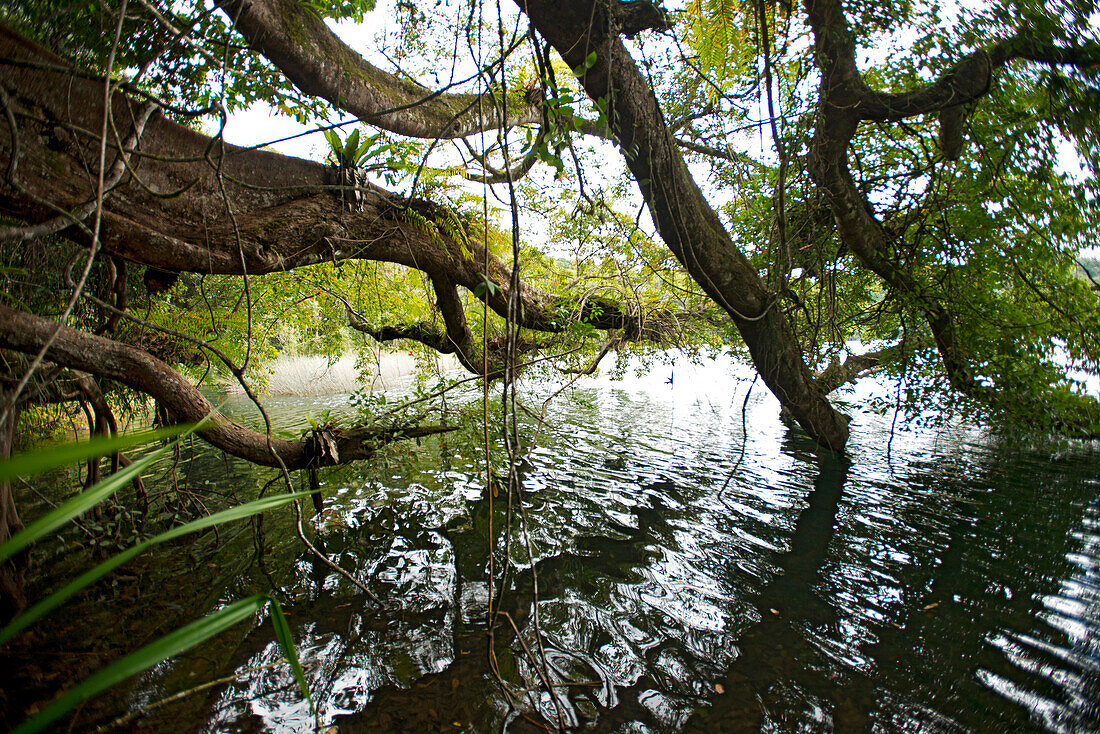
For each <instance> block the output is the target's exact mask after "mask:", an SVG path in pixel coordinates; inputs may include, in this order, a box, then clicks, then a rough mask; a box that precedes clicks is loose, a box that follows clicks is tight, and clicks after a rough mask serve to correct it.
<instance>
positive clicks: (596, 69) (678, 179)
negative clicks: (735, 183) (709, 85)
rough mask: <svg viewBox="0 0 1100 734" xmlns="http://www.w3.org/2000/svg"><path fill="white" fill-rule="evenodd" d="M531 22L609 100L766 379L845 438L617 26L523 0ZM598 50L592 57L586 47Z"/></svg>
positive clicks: (688, 258) (648, 192) (691, 266)
mask: <svg viewBox="0 0 1100 734" xmlns="http://www.w3.org/2000/svg"><path fill="white" fill-rule="evenodd" d="M521 8H522V9H523V10H524V12H526V13H527V14H528V15H529V17H530V18H531V23H532V25H533V26H534V27H535V28H536V29H537V30H538V31H539V33H540V34H541V35H542V36H543V37H544V38H546V39H547V40H548V41H549V42H550V43H551V45H553V46H554V48H555V49H557V51H558V53H560V54H561V55H562V57H563V58H564V59H565V62H566V63H567V64H568V65H569V66H570V67H572V68H576V67H582V68H587V69H588V71H587V72H586V73H585V74H584V76H583V78H582V79H581V83H582V84H583V85H584V89H585V91H586V92H587V94H588V96H589V97H591V98H592V99H593V100H597V101H604V102H606V103H607V106H608V118H609V122H610V125H611V129H612V130H613V131H614V134H615V136H616V138H617V140H618V143H619V146H620V147H621V148H622V150H623V153H624V155H625V157H626V161H627V165H628V166H629V168H630V170H631V173H632V174H633V176H634V178H635V180H636V181H637V182H638V184H639V186H640V188H641V191H642V195H643V196H644V197H645V200H646V203H647V204H648V205H649V209H650V211H651V212H652V214H653V220H654V224H655V225H656V227H657V230H658V232H660V234H661V237H662V238H663V239H664V241H665V243H666V244H667V245H668V247H669V249H670V250H672V252H673V254H675V255H676V257H677V259H679V261H680V262H681V263H682V264H683V265H684V267H685V268H686V269H687V271H688V272H689V273H690V274H691V276H692V277H693V278H694V279H695V281H696V282H697V283H699V285H700V286H701V287H702V288H703V289H704V291H706V293H707V295H708V296H710V297H711V298H712V299H713V300H714V301H715V302H716V303H717V304H718V305H719V306H721V307H722V308H723V309H724V310H725V311H726V312H727V313H728V314H729V315H730V316H731V317H732V319H733V322H734V323H735V324H736V326H737V328H738V330H739V331H740V333H741V336H742V338H743V339H744V341H745V344H746V345H747V346H748V348H749V353H750V355H751V356H752V360H753V363H754V365H755V366H756V368H757V370H758V371H759V372H760V375H761V377H763V379H764V381H765V383H766V384H767V385H768V387H769V388H770V389H771V390H772V392H773V393H774V394H775V395H776V397H778V398H779V400H780V402H781V403H783V405H784V406H786V407H787V408H788V410H789V411H790V412H791V414H792V415H793V416H794V417H795V419H796V420H797V421H798V422H799V424H800V425H801V426H802V427H803V428H804V429H805V430H806V431H807V432H808V433H809V434H810V435H811V436H813V438H814V439H815V440H816V441H818V442H819V443H821V444H823V445H824V446H827V447H830V448H834V449H841V448H843V447H844V444H845V443H846V442H847V440H848V427H847V424H848V420H847V417H846V416H843V415H841V414H840V413H838V412H836V411H835V410H833V408H832V406H831V405H829V402H828V401H827V400H826V399H825V397H824V395H823V394H822V393H821V392H820V391H819V390H818V389H817V387H816V385H815V384H814V383H813V376H812V375H811V373H810V370H809V368H808V367H807V366H806V364H805V361H804V360H803V358H802V352H801V349H800V347H799V344H798V341H797V340H796V339H795V335H794V331H793V329H792V327H791V324H790V322H789V321H788V320H787V318H786V316H784V314H783V313H782V311H781V309H778V308H774V307H773V306H774V304H775V301H776V296H775V294H773V293H771V292H770V291H769V290H768V288H767V287H766V285H765V284H764V282H763V281H762V280H761V278H760V276H759V274H758V273H757V272H756V270H755V268H754V267H753V266H752V264H751V263H750V262H749V260H748V259H747V258H746V257H745V256H744V254H742V253H741V252H740V251H739V250H738V249H737V247H736V246H735V245H734V243H733V241H732V240H731V238H730V236H729V234H728V233H727V232H726V231H725V229H724V228H723V226H722V223H721V220H720V219H719V217H718V215H717V213H716V212H715V211H714V209H713V208H712V207H711V206H710V205H709V203H708V202H707V200H706V198H705V197H704V196H703V194H702V192H701V191H700V190H699V187H698V185H697V184H696V183H695V181H694V179H693V178H692V176H691V174H690V172H689V171H688V168H687V166H686V165H685V163H684V160H683V158H682V156H681V155H680V152H679V150H678V146H677V143H676V141H675V139H674V138H673V136H672V133H671V132H670V130H669V129H668V126H667V125H666V123H665V120H664V116H663V114H662V112H661V109H660V107H659V106H658V104H657V100H656V98H655V96H654V94H653V90H652V89H651V88H650V86H649V84H648V83H647V82H646V80H645V77H644V76H643V75H642V73H641V72H640V70H639V69H638V67H637V65H636V64H635V63H634V60H633V59H632V58H631V56H630V54H629V52H628V51H627V50H626V48H625V47H624V46H623V45H622V43H621V42H620V40H619V38H618V36H617V35H616V34H615V33H613V32H612V28H613V26H614V22H613V19H609V18H607V17H606V15H604V14H603V13H604V11H603V9H602V8H601V6H600V5H599V4H596V5H595V6H593V5H591V4H590V3H582V2H569V3H560V2H553V1H552V0H536V1H530V2H527V3H521ZM591 52H595V54H596V60H595V64H590V63H588V62H589V61H590V59H589V54H590V53H591Z"/></svg>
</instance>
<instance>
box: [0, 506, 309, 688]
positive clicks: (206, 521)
mask: <svg viewBox="0 0 1100 734" xmlns="http://www.w3.org/2000/svg"><path fill="white" fill-rule="evenodd" d="M309 494H310V493H309V492H297V493H295V494H282V495H275V496H273V497H265V498H263V499H258V500H255V501H253V502H248V503H245V504H243V505H237V506H236V507H230V508H229V509H227V510H222V511H221V512H215V513H214V514H212V515H207V516H206V517H200V518H199V519H198V520H192V521H191V522H189V523H186V524H184V525H179V526H177V527H174V528H172V529H171V530H167V531H165V532H163V533H160V534H159V535H155V536H153V537H152V538H149V539H148V540H145V541H142V542H141V543H138V544H137V545H135V546H132V547H130V548H127V549H126V550H124V551H122V552H120V553H117V554H115V555H113V556H111V557H110V558H108V559H107V560H106V561H104V562H103V563H101V564H99V565H98V566H96V567H95V568H92V569H91V570H89V571H86V572H85V573H83V574H81V575H80V576H79V577H77V578H76V579H74V580H72V581H70V582H69V583H68V584H66V585H65V586H63V587H62V588H60V589H58V590H57V591H55V592H53V593H52V594H50V595H49V596H47V597H46V598H45V599H42V600H41V601H40V602H38V603H37V604H35V605H34V606H33V607H31V608H30V609H28V610H27V611H25V612H23V613H22V614H20V615H19V616H18V617H16V618H15V619H13V620H12V621H11V622H10V623H9V624H8V625H7V626H6V627H4V628H3V629H0V645H2V644H4V643H5V642H7V641H8V640H10V639H11V638H12V637H14V636H15V635H17V634H19V633H20V632H22V631H23V630H24V629H26V628H27V627H29V626H30V625H32V624H34V622H36V621H38V619H40V618H41V617H43V616H44V615H46V614H48V613H49V612H50V611H52V610H53V609H55V608H56V607H58V606H59V605H61V604H62V603H64V602H65V601H66V600H67V599H69V598H70V597H72V596H73V595H74V594H76V593H77V592H78V591H80V590H81V589H83V588H85V587H87V586H89V585H91V584H93V583H95V582H96V581H98V580H99V579H101V578H103V577H104V576H106V575H107V574H109V573H110V572H111V571H114V570H115V569H116V568H118V567H119V566H121V565H122V564H124V563H126V562H128V561H130V560H131V559H132V558H135V557H136V556H139V555H141V554H142V553H144V552H145V551H146V550H147V549H149V548H151V547H152V546H154V545H157V544H159V543H164V542H166V541H169V540H172V539H174V538H179V537H181V536H184V535H187V534H189V533H194V532H197V531H199V530H203V529H205V528H208V527H212V526H214V525H220V524H222V523H227V522H233V521H234V520H241V519H244V518H246V517H250V516H251V515H256V514H259V513H261V512H266V511H268V510H273V509H275V508H277V507H281V506H283V505H285V504H287V503H288V502H293V501H294V500H296V499H300V498H302V497H307V496H309ZM275 631H276V634H278V633H279V625H278V624H276V625H275ZM286 634H287V635H288V636H289V634H290V628H289V627H287V629H286ZM280 642H281V639H280ZM288 659H289V658H288ZM291 664H292V666H293V664H294V661H293V660H292V661H291ZM299 685H304V683H303V681H299Z"/></svg>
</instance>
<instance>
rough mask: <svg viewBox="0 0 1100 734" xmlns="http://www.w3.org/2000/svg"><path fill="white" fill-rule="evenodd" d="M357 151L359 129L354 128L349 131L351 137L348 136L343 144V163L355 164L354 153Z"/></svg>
mask: <svg viewBox="0 0 1100 734" xmlns="http://www.w3.org/2000/svg"><path fill="white" fill-rule="evenodd" d="M358 149H359V128H355V129H354V130H352V131H351V135H349V136H348V139H347V141H345V143H344V161H343V162H344V163H345V164H349V165H350V164H354V163H355V151H356V150H358Z"/></svg>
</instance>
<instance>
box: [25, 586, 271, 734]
mask: <svg viewBox="0 0 1100 734" xmlns="http://www.w3.org/2000/svg"><path fill="white" fill-rule="evenodd" d="M269 601H274V600H273V599H271V598H270V597H269V596H267V595H266V594H257V595H256V596H251V597H249V598H247V599H242V600H241V601H239V602H236V603H234V604H230V605H229V606H227V607H225V608H224V609H221V610H219V611H217V612H214V613H213V614H211V615H209V616H206V617H203V618H202V619H199V620H196V621H194V622H192V623H190V624H188V625H186V626H184V627H181V628H180V629H178V630H176V631H175V632H170V633H169V634H167V635H165V636H164V637H161V638H160V639H159V640H156V641H154V642H151V643H149V644H148V645H146V646H145V647H143V648H141V649H140V650H137V651H136V652H132V653H130V654H129V655H127V656H126V657H124V658H122V659H121V660H117V661H115V662H114V663H112V664H110V665H108V666H107V667H106V668H104V669H103V670H101V671H99V672H98V673H95V674H94V675H92V676H91V677H89V678H87V679H85V680H83V681H81V682H80V683H79V684H77V685H76V686H74V687H73V688H72V689H71V690H70V691H69V692H68V693H66V694H65V695H63V696H61V697H60V698H58V699H56V700H55V701H53V702H52V703H50V704H49V705H48V706H46V708H44V709H42V711H40V712H39V713H38V714H37V715H36V716H34V717H33V718H31V719H29V720H27V721H24V722H23V723H22V724H20V725H19V726H17V727H15V729H13V730H12V734H33V732H38V731H42V730H43V729H44V728H46V727H47V726H49V725H50V724H52V723H53V722H55V721H57V720H58V719H59V718H61V717H62V716H64V715H65V714H66V713H67V712H68V711H70V710H71V709H72V708H74V707H75V706H78V705H80V704H81V703H83V702H84V701H87V700H89V699H91V698H94V697H95V696H97V695H99V694H100V693H102V692H103V691H105V690H107V689H108V688H110V687H111V686H114V685H117V684H118V683H121V682H122V681H124V680H126V679H127V678H129V677H130V676H132V675H135V674H136V673H140V672H141V671H143V670H146V669H148V668H151V667H153V666H154V665H157V664H158V663H161V662H163V661H164V660H167V659H168V658H170V657H172V656H174V655H179V654H180V653H182V652H186V651H187V650H190V649H191V648H192V647H194V646H195V645H197V644H199V643H200V642H203V641H205V640H208V639H210V638H211V637H213V636H214V635H217V634H218V633H220V632H222V631H224V630H226V629H228V628H229V627H232V626H233V625H235V624H237V623H238V622H240V621H242V620H244V619H248V618H249V617H250V616H252V615H253V614H255V613H256V612H258V611H260V610H262V609H263V607H264V605H265V604H266V603H267V602H269ZM273 616H274V615H273Z"/></svg>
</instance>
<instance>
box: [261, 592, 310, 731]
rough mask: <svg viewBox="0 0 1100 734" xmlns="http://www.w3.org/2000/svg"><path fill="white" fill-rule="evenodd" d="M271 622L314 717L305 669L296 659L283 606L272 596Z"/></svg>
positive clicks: (292, 638) (299, 688)
mask: <svg viewBox="0 0 1100 734" xmlns="http://www.w3.org/2000/svg"><path fill="white" fill-rule="evenodd" d="M271 624H272V625H273V626H274V627H275V639H277V640H278V641H279V646H280V647H281V648H283V654H284V655H286V659H287V662H288V663H290V669H291V670H292V671H294V678H295V679H296V680H297V681H298V690H300V691H301V692H302V695H303V696H305V697H306V700H307V701H309V710H310V711H312V712H313V715H314V717H316V716H317V709H316V707H314V705H313V699H312V698H311V697H310V695H309V682H308V681H307V680H306V674H305V671H304V670H302V664H301V662H299V660H298V651H297V650H295V649H294V636H293V635H292V634H291V633H290V624H289V623H288V622H287V621H286V615H285V614H283V608H282V607H281V606H279V602H278V600H277V599H274V598H272V599H271Z"/></svg>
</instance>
